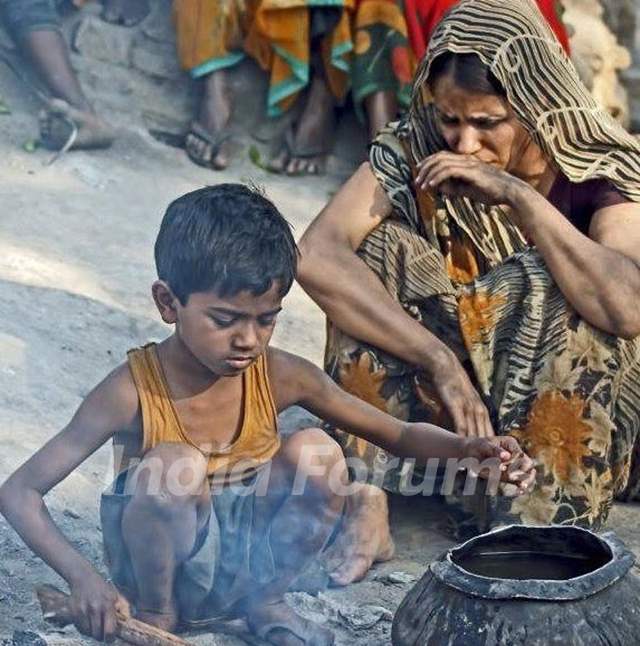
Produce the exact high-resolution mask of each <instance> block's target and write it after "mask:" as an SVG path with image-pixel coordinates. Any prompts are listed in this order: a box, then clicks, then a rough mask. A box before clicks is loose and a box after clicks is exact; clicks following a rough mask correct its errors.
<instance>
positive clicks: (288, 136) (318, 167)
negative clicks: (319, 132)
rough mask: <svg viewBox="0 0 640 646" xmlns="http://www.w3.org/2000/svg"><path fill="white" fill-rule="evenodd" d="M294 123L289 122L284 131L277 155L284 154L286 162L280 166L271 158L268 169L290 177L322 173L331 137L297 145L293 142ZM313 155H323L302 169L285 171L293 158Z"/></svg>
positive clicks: (330, 146) (329, 148) (324, 169)
mask: <svg viewBox="0 0 640 646" xmlns="http://www.w3.org/2000/svg"><path fill="white" fill-rule="evenodd" d="M296 127H297V126H296V125H295V124H290V125H289V126H288V127H287V129H286V130H285V131H284V137H283V139H282V141H281V143H280V153H279V154H278V155H277V156H280V155H282V154H283V153H284V154H285V155H286V158H287V159H286V162H285V163H284V164H283V165H282V166H280V165H278V164H274V163H273V160H272V161H271V162H269V164H268V169H269V170H270V171H271V172H273V173H280V174H286V175H289V176H291V177H299V176H301V175H324V174H325V172H326V162H327V159H326V158H327V157H328V155H329V154H330V153H331V151H332V150H333V137H327V138H326V140H325V141H323V142H322V143H319V144H317V145H309V146H297V145H296V143H295V131H296ZM313 157H323V160H322V161H314V162H310V163H308V164H307V166H306V167H305V168H304V169H301V170H299V171H297V172H293V173H289V172H287V166H288V165H289V163H290V162H291V160H293V159H311V158H313Z"/></svg>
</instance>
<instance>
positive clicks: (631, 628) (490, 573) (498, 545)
mask: <svg viewBox="0 0 640 646" xmlns="http://www.w3.org/2000/svg"><path fill="white" fill-rule="evenodd" d="M634 561H635V557H634V555H633V554H632V552H630V551H629V550H628V549H627V548H626V547H625V545H624V543H622V541H621V540H620V539H619V538H617V537H616V536H615V534H613V533H611V532H610V533H607V534H603V535H596V534H594V533H593V532H590V531H588V530H586V529H581V528H578V527H560V526H551V527H527V526H524V525H511V526H509V527H502V528H499V529H497V530H494V531H492V532H489V533H487V534H482V535H480V536H477V537H475V538H472V539H471V540H469V541H467V542H466V543H463V544H462V545H460V546H458V547H455V548H453V549H451V550H449V551H448V552H446V553H445V554H444V555H443V556H442V557H441V558H440V559H439V560H437V561H434V562H433V563H431V565H430V566H429V569H428V570H427V572H426V573H425V575H424V576H423V577H422V579H421V580H420V581H419V582H418V583H417V584H416V585H415V586H414V587H413V588H412V590H411V591H410V592H409V594H408V595H407V596H406V597H405V599H404V600H403V601H402V603H401V604H400V607H399V608H398V610H397V612H396V615H395V617H394V620H393V630H392V643H393V644H394V646H497V645H501V646H520V645H522V646H525V645H526V646H537V645H539V646H550V645H552V644H562V645H563V646H574V645H575V646H599V645H603V646H604V645H606V646H635V645H636V644H640V577H638V576H637V575H636V574H635V573H634V572H633V571H632V570H631V567H632V566H633V564H634Z"/></svg>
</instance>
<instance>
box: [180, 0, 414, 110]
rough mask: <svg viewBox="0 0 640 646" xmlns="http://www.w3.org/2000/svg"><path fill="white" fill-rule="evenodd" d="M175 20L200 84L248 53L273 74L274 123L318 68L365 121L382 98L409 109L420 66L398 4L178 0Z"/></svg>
mask: <svg viewBox="0 0 640 646" xmlns="http://www.w3.org/2000/svg"><path fill="white" fill-rule="evenodd" d="M174 18H175V22H176V31H177V40H178V56H179V58H180V62H181V64H182V66H183V68H184V69H186V70H189V72H190V73H191V75H192V76H193V77H194V78H198V77H201V76H204V75H206V74H210V73H211V72H215V71H216V70H219V69H224V68H228V67H231V66H233V65H235V64H236V63H238V62H239V61H241V60H242V59H243V58H244V57H245V55H247V54H248V55H249V56H251V57H252V58H253V59H254V60H256V61H257V63H258V64H259V65H260V66H261V67H262V68H263V69H264V70H265V71H266V72H267V73H268V74H269V79H270V82H269V92H268V97H267V114H268V115H269V116H272V117H277V116H280V115H281V114H283V113H284V112H286V111H287V110H288V109H289V108H290V107H291V106H292V105H293V103H294V102H295V100H296V99H297V97H298V95H299V93H300V92H301V91H302V90H303V89H304V88H305V87H306V86H307V84H308V83H309V80H310V78H311V75H312V73H311V68H312V67H313V66H314V65H316V64H317V63H318V61H320V62H321V67H322V73H323V74H324V76H325V78H326V80H327V83H328V85H329V88H330V89H331V91H332V93H333V94H334V96H335V98H336V99H337V100H338V101H342V100H343V99H344V98H345V96H346V94H347V92H348V91H349V90H352V92H353V97H354V101H355V104H356V109H357V110H358V112H359V113H360V114H362V110H361V104H362V102H363V101H364V99H365V98H366V97H367V96H369V95H370V94H372V93H374V92H377V91H388V92H393V93H395V95H396V98H397V99H398V103H399V105H400V106H401V107H406V106H407V105H408V104H409V100H410V97H411V81H412V78H413V73H414V71H415V69H416V60H415V58H414V56H413V52H412V50H411V47H410V46H409V36H408V31H407V24H406V20H405V17H404V13H403V8H402V2H401V1H400V0H217V1H215V2H214V1H212V0H175V2H174ZM314 57H315V58H314ZM316 59H317V60H316Z"/></svg>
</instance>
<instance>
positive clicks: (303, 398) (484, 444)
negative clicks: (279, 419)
mask: <svg viewBox="0 0 640 646" xmlns="http://www.w3.org/2000/svg"><path fill="white" fill-rule="evenodd" d="M270 352H271V355H270V359H269V365H270V366H271V376H272V385H273V389H274V391H275V397H276V401H277V402H278V410H283V409H284V408H286V407H287V406H291V405H294V404H299V405H300V406H303V407H304V408H306V409H307V410H309V411H311V412H312V413H314V414H315V415H318V417H321V418H322V419H324V420H327V421H328V422H330V423H331V424H334V425H335V426H336V427H339V428H341V429H343V430H346V431H349V432H350V433H353V434H354V435H357V436H359V437H362V438H364V439H365V440H367V441H369V442H372V443H373V444H376V445H378V446H380V447H382V448H383V449H385V450H387V451H389V452H390V453H392V454H393V455H396V456H398V457H403V458H404V457H406V458H415V459H416V460H417V461H418V462H423V463H424V462H426V461H427V460H428V459H429V458H445V459H446V458H464V457H472V458H477V459H479V460H480V461H482V460H484V459H487V458H492V457H494V458H500V459H501V460H503V461H508V460H511V459H513V458H515V457H516V456H517V460H518V464H517V470H516V469H511V470H510V473H509V479H510V480H512V481H514V484H517V485H518V486H519V487H520V491H521V492H522V491H523V490H524V489H526V487H528V486H530V485H531V484H532V483H533V480H534V477H535V469H534V468H533V467H534V465H533V462H532V461H531V460H530V458H528V456H526V455H524V454H522V451H521V449H520V447H519V446H518V443H517V441H516V440H515V439H513V438H510V437H502V438H494V439H493V440H491V441H490V440H487V439H482V438H468V437H461V436H459V435H456V434H455V433H452V432H450V431H446V430H445V429H442V428H440V427H438V426H434V425H432V424H426V423H408V422H403V421H401V420H398V419H396V418H395V417H392V416H391V415H389V414H388V413H385V412H383V411H380V410H378V409H377V408H375V407H373V406H371V405H370V404H368V403H366V402H364V401H362V400H360V399H358V398H357V397H353V396H352V395H350V394H348V393H347V392H345V391H344V390H342V389H341V388H340V387H338V386H337V384H336V383H335V382H334V381H333V380H332V379H330V378H329V377H328V376H327V375H326V374H325V373H324V372H323V371H322V370H320V369H319V368H317V367H316V366H314V365H313V364H312V363H310V362H309V361H306V360H305V359H302V358H300V357H296V356H294V355H292V354H289V353H286V352H283V351H281V350H275V349H272V350H271V351H270Z"/></svg>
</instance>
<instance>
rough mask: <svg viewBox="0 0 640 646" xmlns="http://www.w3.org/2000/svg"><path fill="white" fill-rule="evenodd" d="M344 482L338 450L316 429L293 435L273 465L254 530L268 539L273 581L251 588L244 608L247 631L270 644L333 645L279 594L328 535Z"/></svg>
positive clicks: (326, 634) (341, 503)
mask: <svg viewBox="0 0 640 646" xmlns="http://www.w3.org/2000/svg"><path fill="white" fill-rule="evenodd" d="M347 484H348V478H347V472H346V465H345V463H344V457H343V455H342V451H341V449H340V447H339V445H338V444H337V443H336V442H335V441H333V440H332V439H331V438H330V437H329V436H328V435H327V434H326V433H325V432H324V431H322V430H321V429H314V428H311V429H305V430H302V431H298V432H297V433H296V434H294V435H293V436H291V437H290V438H288V439H287V440H286V441H285V442H284V443H283V446H282V448H281V450H280V452H279V454H278V456H276V458H275V459H274V461H273V464H272V469H271V473H270V477H269V489H268V494H267V497H266V498H265V499H264V500H262V501H259V506H258V516H257V518H256V525H255V527H254V531H255V532H256V535H265V536H269V537H270V539H269V542H270V548H271V551H272V554H273V559H274V565H275V569H276V572H277V578H276V580H275V581H273V582H272V583H270V584H269V585H268V587H266V588H261V589H258V590H256V591H255V593H254V594H253V595H252V596H251V597H250V598H249V599H248V601H247V604H246V608H247V621H248V623H249V626H250V627H251V629H252V630H253V631H255V632H256V633H258V634H262V635H264V636H265V637H267V639H268V641H270V642H271V643H273V644H279V645H283V646H299V645H300V644H304V643H305V642H304V641H303V639H301V637H303V636H305V635H306V636H307V639H310V638H311V637H312V636H313V638H314V639H315V641H313V643H314V644H318V645H323V644H332V643H333V635H332V633H331V631H329V630H327V629H325V628H322V627H320V626H318V625H316V624H314V623H313V622H309V621H306V620H304V619H302V618H301V617H300V616H298V615H297V614H296V613H295V612H294V611H293V610H292V609H291V608H290V607H289V606H288V605H287V604H286V603H285V602H284V600H283V595H284V593H285V592H286V590H287V588H288V587H289V585H290V584H291V582H292V581H293V580H294V579H295V578H296V576H297V575H299V574H300V572H301V571H302V570H304V568H305V566H306V565H308V564H309V562H310V561H311V560H312V559H314V558H317V557H318V556H319V554H320V552H321V550H322V548H323V547H324V545H325V544H326V542H327V540H328V539H329V537H330V536H331V533H332V531H333V529H334V527H335V526H336V523H337V522H338V520H339V518H340V516H341V514H342V511H343V506H344V500H345V494H346V491H345V490H344V489H345V487H346V486H347ZM267 530H268V531H267ZM270 626H272V627H271V628H270V629H269V630H268V631H267V633H268V634H266V635H265V631H264V629H265V628H267V627H270Z"/></svg>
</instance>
